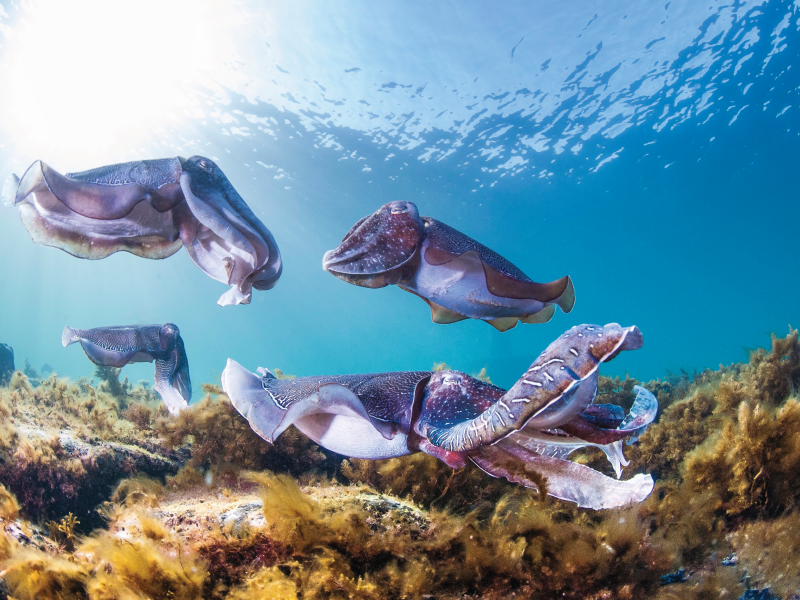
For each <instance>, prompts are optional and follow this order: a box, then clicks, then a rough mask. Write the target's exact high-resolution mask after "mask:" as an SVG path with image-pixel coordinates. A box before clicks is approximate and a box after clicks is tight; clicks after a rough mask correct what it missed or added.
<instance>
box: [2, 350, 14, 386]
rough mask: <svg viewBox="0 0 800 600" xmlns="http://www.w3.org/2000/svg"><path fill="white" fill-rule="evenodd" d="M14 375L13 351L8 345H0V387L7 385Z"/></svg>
mask: <svg viewBox="0 0 800 600" xmlns="http://www.w3.org/2000/svg"><path fill="white" fill-rule="evenodd" d="M13 373H14V349H13V348H12V347H11V346H9V345H8V344H0V385H8V382H9V381H11V375H12V374H13Z"/></svg>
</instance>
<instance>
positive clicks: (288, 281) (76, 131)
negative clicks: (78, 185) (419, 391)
mask: <svg viewBox="0 0 800 600" xmlns="http://www.w3.org/2000/svg"><path fill="white" fill-rule="evenodd" d="M47 4H48V3H46V2H40V3H25V4H22V5H20V4H16V3H4V4H2V5H1V6H2V7H4V8H3V10H2V12H0V23H2V27H1V28H0V75H1V76H2V78H3V79H2V80H3V82H4V83H3V89H2V91H0V168H2V171H3V174H4V175H5V174H7V173H10V172H12V171H13V172H17V173H21V172H22V171H23V170H24V169H25V168H26V167H27V166H28V164H29V163H30V162H32V161H33V160H36V159H42V160H45V161H47V162H48V163H49V164H51V165H52V166H54V167H55V168H57V169H59V170H61V171H62V172H64V171H70V170H81V169H88V168H91V167H95V166H99V165H103V164H109V163H112V162H117V161H125V160H137V159H141V158H157V157H166V156H175V155H181V156H190V155H192V154H203V155H206V156H209V157H210V158H212V159H214V160H215V161H216V162H217V163H218V164H219V165H220V166H221V167H222V169H223V170H224V171H225V173H226V174H227V175H228V177H229V179H230V180H231V182H232V183H233V184H234V186H235V187H236V188H237V189H238V191H239V192H240V193H241V195H242V196H243V197H244V198H245V200H246V201H247V202H248V203H249V205H250V206H251V207H252V209H253V210H254V211H255V212H256V214H257V215H259V217H261V219H262V220H263V221H264V222H265V224H266V225H267V226H268V227H269V228H270V230H271V231H272V232H273V234H274V235H275V237H276V239H277V241H278V244H279V245H280V248H281V251H282V254H283V257H284V265H285V270H284V275H283V277H282V279H281V280H280V281H279V283H278V284H277V286H276V287H275V288H274V289H273V290H271V291H267V292H255V293H254V299H253V303H252V304H251V305H248V306H234V307H226V308H221V307H218V306H217V305H216V299H217V297H218V296H219V295H220V294H221V293H222V292H223V291H224V290H225V288H224V286H223V285H221V284H219V283H217V282H215V281H213V280H211V279H209V278H208V277H206V276H205V275H204V274H203V273H202V272H201V271H200V270H198V269H197V268H196V267H195V266H194V264H193V263H192V262H191V261H190V259H189V257H188V256H187V255H186V253H185V252H184V251H181V252H179V253H178V254H176V255H175V256H173V257H171V258H169V259H167V260H163V261H151V260H143V259H140V258H136V257H133V256H130V255H125V254H121V253H120V254H117V255H114V256H112V257H110V258H107V259H105V260H102V261H84V260H78V259H75V258H73V257H71V256H69V255H67V254H65V253H63V252H61V251H59V250H56V249H53V248H46V247H42V246H38V245H36V244H34V243H33V242H31V240H30V238H29V236H28V234H27V232H26V231H25V229H24V228H23V226H22V224H21V223H20V221H19V217H18V215H17V213H16V211H15V210H13V209H11V208H3V209H2V210H1V211H0V255H2V256H3V257H4V260H3V261H2V263H0V281H1V282H2V284H0V342H5V343H9V344H11V345H12V346H13V347H14V348H15V351H16V355H17V362H18V363H19V364H20V365H22V364H23V363H24V361H25V360H28V361H29V362H30V363H31V364H32V365H33V366H34V367H36V368H39V367H40V366H41V365H42V364H45V363H46V364H48V365H50V366H51V367H52V368H53V369H54V370H56V371H57V372H59V373H62V374H66V375H69V376H71V377H76V378H77V377H81V376H89V375H91V374H92V372H93V366H92V365H91V364H90V363H89V362H88V361H87V360H86V358H85V356H84V355H83V353H82V352H81V351H79V349H77V348H69V349H66V350H65V349H62V348H61V345H60V336H61V330H62V328H63V327H64V325H67V324H68V325H71V326H74V327H81V328H89V327H97V326H103V325H116V324H133V323H141V324H144V323H161V322H165V321H173V322H175V323H177V324H178V325H179V326H180V328H181V332H182V335H183V338H184V340H185V342H186V346H187V352H188V355H189V361H190V365H191V369H192V378H193V380H194V381H195V383H196V384H199V383H201V382H217V381H218V379H219V373H220V371H221V370H222V368H223V367H224V365H225V360H226V359H227V358H228V357H233V358H235V359H236V360H238V361H240V362H242V363H243V364H245V365H247V366H248V367H251V368H255V367H256V366H259V365H263V366H267V367H280V368H282V369H283V370H285V371H286V372H289V373H295V374H302V375H311V374H334V373H355V372H372V371H387V370H414V369H428V368H430V367H431V366H432V365H433V363H434V362H438V361H446V362H447V363H448V364H450V365H452V366H454V367H456V368H459V369H462V370H466V371H477V370H479V369H480V368H482V367H486V368H487V369H488V372H489V374H490V375H491V376H492V378H493V379H494V381H495V382H496V383H498V384H500V385H503V386H508V385H511V384H512V383H513V381H514V380H516V378H517V377H518V376H519V375H520V374H521V373H522V372H523V371H524V370H525V369H526V368H527V366H528V365H529V364H530V363H531V362H532V361H533V359H534V358H535V357H536V356H537V355H538V354H539V352H540V351H541V350H542V349H543V348H544V347H545V346H546V345H547V344H548V343H549V342H550V341H551V340H552V339H554V338H555V337H556V336H557V335H559V334H560V333H561V332H562V331H564V330H565V329H567V328H568V327H570V326H572V325H574V324H577V323H584V322H594V323H606V322H612V321H616V322H620V323H622V324H626V325H627V324H636V325H638V326H639V327H640V328H641V329H642V331H643V332H644V334H645V340H646V342H645V347H644V349H642V350H640V351H638V352H636V353H630V354H629V355H626V356H625V357H624V358H622V359H621V360H619V361H617V362H615V363H613V364H612V365H609V368H608V369H607V370H606V372H607V373H611V374H624V373H626V372H627V373H630V374H632V375H633V376H636V377H638V378H643V379H647V378H651V377H658V376H664V375H667V374H669V373H679V372H681V371H682V370H685V371H688V372H692V371H695V370H700V369H704V368H708V367H717V366H718V365H719V364H720V363H730V362H734V361H739V360H743V359H745V358H746V356H747V351H748V350H749V349H751V348H754V347H758V346H763V345H765V344H767V343H768V341H769V335H770V333H771V332H779V333H784V332H785V331H786V329H787V326H788V325H789V324H794V325H797V324H798V322H800V313H798V306H799V305H798V300H800V282H798V274H799V273H798V257H797V228H798V222H799V220H800V206H798V183H797V168H796V162H797V158H798V156H799V155H800V154H798V150H800V138H798V135H800V113H799V112H798V105H799V104H800V97H798V90H800V73H798V72H797V65H798V64H800V63H798V58H799V56H798V54H799V53H800V34H798V21H799V19H800V3H788V2H778V1H771V2H770V1H768V2H757V1H753V2H735V3H722V2H708V3H699V2H694V1H686V2H666V3H663V4H661V3H659V4H656V3H649V4H647V5H641V6H636V7H635V8H634V7H631V6H629V3H626V2H616V1H615V2H603V3H596V2H577V3H561V2H536V3H523V2H519V3H510V4H507V5H506V6H504V7H503V8H502V9H499V8H496V7H490V5H489V4H485V3H481V2H467V3H450V2H447V3H445V2H442V3H439V4H437V5H435V6H434V7H431V6H429V5H428V3H423V2H412V3H402V4H401V3H397V4H395V5H389V4H388V3H385V4H384V3H379V4H374V3H368V2H341V3H330V5H328V3H292V7H291V8H290V7H289V3H284V4H278V5H272V6H268V7H267V6H265V5H264V3H261V2H255V1H254V2H252V3H245V2H241V3H216V2H207V3H196V4H194V5H189V4H184V5H183V6H182V8H181V7H179V8H180V10H182V11H184V13H185V14H186V19H187V21H186V23H184V22H183V21H182V19H180V18H179V17H180V15H181V13H180V12H178V14H177V17H176V15H171V14H170V15H165V14H163V13H162V12H159V11H158V10H156V8H155V5H153V7H150V8H148V6H149V4H148V3H147V2H144V3H140V4H139V5H138V6H139V8H135V7H133V8H131V9H130V10H132V11H140V12H141V11H145V13H146V11H148V10H152V14H144V16H142V15H141V14H137V15H133V17H131V18H134V19H143V20H144V22H148V21H150V22H152V23H153V27H154V28H155V30H154V31H149V32H148V33H147V35H145V36H144V37H145V38H146V40H147V44H146V45H147V46H148V47H147V48H144V47H140V50H141V51H140V52H138V53H137V52H135V51H134V52H131V49H130V48H129V47H128V45H129V44H128V43H127V42H128V40H127V39H126V38H125V37H124V36H125V35H127V34H124V33H120V32H119V31H117V33H116V34H115V35H116V36H122V38H121V39H118V40H117V39H115V38H114V36H112V37H110V38H106V37H103V36H101V33H102V32H104V31H107V30H109V29H110V30H112V31H113V30H114V27H113V26H114V23H113V22H111V21H107V20H104V19H106V17H105V16H104V15H103V14H97V11H98V10H100V9H99V8H98V6H96V5H97V3H93V2H89V3H86V6H84V5H83V4H82V3H80V2H77V3H74V5H73V6H72V7H71V8H70V10H69V11H68V13H67V14H65V15H62V16H59V20H58V23H57V24H56V25H53V24H50V25H48V27H50V29H47V28H45V29H43V30H42V31H45V32H47V33H48V34H49V35H53V36H58V35H62V34H63V32H64V31H66V32H67V33H69V32H70V31H72V32H73V33H75V30H76V29H78V30H79V31H78V33H77V34H75V35H76V39H80V40H83V41H84V42H85V41H86V40H87V39H88V40H89V42H91V43H96V44H97V45H96V47H94V48H92V47H91V45H90V47H89V50H88V51H87V53H86V54H83V55H78V56H76V57H74V59H71V58H70V52H73V51H74V50H75V49H74V48H72V46H71V45H70V44H66V45H60V44H59V43H57V42H58V40H55V41H53V43H52V44H51V45H49V46H48V45H47V44H44V43H42V44H40V50H41V49H42V48H41V46H44V49H43V50H42V56H33V51H32V50H30V46H29V44H30V40H32V39H33V40H36V39H37V37H36V36H37V32H38V33H41V32H40V31H39V30H37V29H36V28H37V27H43V26H42V25H41V23H42V22H43V21H46V20H47V15H48V14H50V13H49V12H48V11H49V10H50V9H51V8H52V7H48V6H47ZM179 4H181V3H180V2H179V3H176V5H179ZM130 6H133V5H130ZM201 6H202V7H203V8H202V9H201V8H199V7H201ZM53 10H55V9H53ZM164 10H165V11H168V12H169V11H173V12H174V11H175V10H177V9H174V8H172V9H164ZM82 11H89V12H82ZM92 11H93V12H92ZM43 15H44V16H43ZM87 15H90V16H91V15H94V17H96V21H94V22H92V23H90V24H89V25H90V26H91V28H92V29H90V30H89V32H90V33H91V34H92V35H89V33H86V34H85V35H84V34H83V33H81V32H83V31H84V30H83V29H80V28H86V27H87ZM37 19H38V21H37ZM170 19H172V22H170ZM176 19H177V21H176ZM231 19H232V20H231ZM163 20H166V21H167V22H166V23H162V21H163ZM177 24H181V25H182V26H181V27H177V26H176V25H177ZM187 24H188V25H187ZM159 27H163V28H164V29H163V31H164V32H172V33H171V36H172V38H171V39H166V38H167V37H170V36H167V35H163V36H160V35H159V31H160V30H159V29H158V28H159ZM204 27H205V28H206V29H203V28H204ZM20 31H24V32H26V33H25V35H24V36H21V35H17V33H18V32H20ZM98 32H100V33H98ZM95 34H97V35H98V36H100V39H95V38H94V35H95ZM173 38H174V39H173ZM221 38H224V39H221ZM38 39H43V38H38ZM44 39H46V38H44ZM64 39H70V38H68V37H67V38H64ZM138 43H142V42H141V40H140V41H139V42H138ZM26 44H28V45H26ZM215 45H216V46H215ZM195 47H197V48H198V49H199V50H197V52H196V53H195V52H193V51H192V50H193V48H195ZM59 49H60V50H59ZM134 50H135V48H134ZM29 59H30V60H31V61H32V62H31V64H28V63H26V62H25V61H27V60H29ZM34 59H35V60H34ZM70 60H75V61H76V62H70ZM65 61H66V62H65ZM109 65H110V66H111V67H112V68H109ZM50 67H52V68H50ZM70 67H72V68H70ZM184 75H185V76H186V77H185V78H184ZM190 75H191V77H189V76H190ZM43 90H44V91H47V90H49V91H50V92H51V93H49V94H48V93H43ZM26 94H31V95H30V96H27V95H26ZM392 200H410V201H413V202H415V203H416V204H417V205H418V207H419V209H420V213H421V214H423V215H426V216H432V217H435V218H437V219H440V220H442V221H444V222H446V223H448V224H449V225H452V226H453V227H456V228H457V229H459V230H461V231H463V232H464V233H466V234H468V235H470V236H472V237H474V238H476V239H478V240H480V241H481V242H483V243H484V244H486V245H487V246H489V247H491V248H493V249H494V250H496V251H498V252H500V253H501V254H503V255H504V256H506V257H507V258H509V259H510V260H511V261H513V262H514V263H515V264H517V265H518V266H519V267H521V268H522V269H523V270H524V271H525V272H526V273H527V274H529V275H530V276H531V277H532V278H533V279H535V280H537V281H550V280H552V279H555V278H558V277H561V276H562V275H565V274H569V275H571V276H572V278H573V280H574V282H575V287H576V292H577V304H576V307H575V310H574V311H573V312H571V313H570V314H566V315H565V314H562V313H560V312H559V313H558V314H557V315H556V318H555V319H553V321H551V322H550V323H548V324H546V325H520V326H518V327H517V328H516V329H514V330H512V331H509V332H506V333H503V334H501V333H499V332H497V331H495V330H494V329H493V328H492V327H490V326H488V325H486V324H484V323H480V322H462V323H457V324H452V325H446V326H445V325H435V324H433V323H431V321H430V315H429V311H428V308H427V307H426V306H425V304H424V303H423V302H422V301H420V300H419V299H418V298H415V297H414V296H412V295H411V294H407V293H405V292H403V291H401V290H399V289H397V288H394V287H389V288H384V289H380V290H369V289H364V288H359V287H356V286H351V285H347V284H345V283H343V282H341V281H339V280H337V279H336V278H334V277H332V276H331V275H329V274H327V273H325V272H324V271H323V270H322V268H321V258H322V254H323V252H324V251H325V250H327V249H330V248H333V247H335V246H336V245H337V244H338V242H339V240H340V239H341V237H342V236H343V235H344V233H345V232H346V231H347V230H348V229H349V227H350V226H351V225H352V224H353V223H354V222H355V221H356V220H357V219H359V218H360V217H362V216H364V215H366V214H368V213H370V212H372V211H373V210H375V209H376V208H377V207H378V206H379V205H381V204H383V203H385V202H389V201H392ZM126 373H127V374H128V375H129V376H130V377H131V378H132V379H134V380H135V379H149V378H150V377H151V376H152V366H151V365H137V366H132V367H127V368H126ZM199 396H200V394H199V392H198V391H197V386H196V391H195V398H199Z"/></svg>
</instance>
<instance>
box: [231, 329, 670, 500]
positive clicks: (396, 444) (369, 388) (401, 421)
mask: <svg viewBox="0 0 800 600" xmlns="http://www.w3.org/2000/svg"><path fill="white" fill-rule="evenodd" d="M641 345H642V334H641V332H640V331H639V329H638V328H636V327H621V326H620V325H617V324H616V323H612V324H609V325H605V326H598V325H579V326H576V327H573V328H572V329H570V330H569V331H567V332H566V333H564V334H563V335H562V336H561V337H559V338H558V339H557V340H556V341H554V342H553V343H552V344H550V346H548V348H547V349H546V350H545V351H544V352H543V353H542V354H541V355H540V356H539V358H538V359H536V361H535V362H534V363H533V365H531V367H530V368H529V369H528V370H527V371H526V372H525V374H524V375H523V376H522V377H521V378H520V379H519V380H518V381H517V382H516V383H515V384H514V386H513V387H512V388H511V389H509V390H504V389H502V388H499V387H497V386H494V385H491V384H489V383H485V382H483V381H480V380H478V379H475V378H473V377H470V376H469V375H467V374H465V373H460V372H458V371H450V370H445V371H436V372H431V371H410V372H393V373H377V374H372V375H334V376H327V377H301V378H298V379H293V380H284V379H277V378H276V377H275V376H274V375H273V374H272V373H270V372H269V371H267V370H261V371H260V373H261V375H260V376H259V375H256V374H254V373H251V372H250V371H248V370H247V369H245V368H244V367H243V366H242V365H240V364H239V363H237V362H235V361H234V360H231V359H228V364H227V366H226V367H225V371H224V372H223V374H222V387H223V389H224V390H225V392H226V393H227V395H228V397H229V398H230V400H231V402H232V403H233V405H234V406H235V407H236V409H237V410H238V411H239V412H240V413H241V414H242V416H244V417H245V418H246V419H247V420H248V422H249V424H250V427H252V429H253V430H254V431H255V432H256V433H257V434H258V435H260V436H261V437H262V438H264V439H265V440H267V441H269V442H274V440H275V439H276V438H277V437H278V436H279V435H280V434H281V433H282V432H283V431H285V430H286V428H287V427H289V426H290V425H294V426H295V427H297V428H298V429H299V430H300V431H302V432H303V433H304V434H305V435H307V436H308V437H310V438H311V439H312V440H314V441H315V442H317V443H318V444H320V445H321V446H323V447H325V448H327V449H329V450H331V451H333V452H337V453H339V454H343V455H345V456H350V457H354V458H372V459H380V458H391V457H396V456H403V455H406V454H411V453H414V452H420V451H421V452H426V453H428V454H431V455H433V456H435V457H437V458H439V459H440V460H442V461H443V462H445V463H446V464H448V465H449V466H451V467H453V468H460V467H463V466H465V465H466V463H467V462H468V461H471V462H473V463H475V464H476V465H477V466H478V467H480V468H481V469H483V470H484V471H485V472H486V473H488V474H489V475H492V476H494V477H504V478H506V479H508V480H509V481H512V482H515V483H519V484H522V485H524V486H526V487H531V488H536V487H537V477H536V476H535V475H531V472H530V471H534V472H536V473H538V474H539V475H540V476H543V477H545V478H546V480H547V486H546V487H547V492H548V493H549V494H551V495H553V496H555V497H557V498H561V499H563V500H568V501H571V502H575V503H577V504H578V505H579V506H582V507H589V508H595V509H601V508H613V507H615V506H621V505H624V504H628V503H631V502H638V501H641V500H643V499H644V498H645V497H647V495H648V494H649V493H650V492H651V491H652V489H653V479H652V477H651V476H650V475H646V474H637V475H634V476H633V477H632V478H630V479H628V480H619V479H614V478H611V477H608V476H606V475H603V474H602V473H600V472H599V471H596V470H594V469H592V468H590V467H588V466H585V465H582V464H578V463H575V462H572V461H570V460H568V459H567V457H568V456H569V455H570V454H571V453H572V452H573V451H575V450H577V449H578V448H583V447H586V446H596V447H598V448H600V449H602V450H603V452H605V454H606V456H607V458H608V460H609V461H610V463H611V465H612V466H613V468H614V471H615V472H616V474H617V477H619V476H620V474H621V470H622V467H623V466H624V465H627V464H628V463H627V462H626V460H625V457H624V455H623V453H622V441H623V440H625V439H627V440H629V441H631V440H634V439H636V438H637V437H638V436H639V435H640V434H641V433H642V432H643V431H644V430H645V428H646V427H647V426H648V425H649V424H650V423H651V422H652V421H653V419H654V418H655V416H656V412H657V410H658V404H657V402H656V399H655V397H654V396H653V394H651V393H650V392H648V391H647V390H646V389H644V388H642V387H638V386H637V389H636V392H637V395H636V399H635V400H634V402H633V405H632V407H631V409H630V411H629V412H628V414H627V415H625V414H624V411H623V410H622V408H621V407H619V406H616V405H609V404H596V403H595V398H596V395H597V385H598V384H597V381H598V370H599V368H600V365H601V364H602V363H604V362H606V361H608V360H611V359H613V358H614V357H615V356H616V355H617V354H619V353H620V352H621V351H623V350H633V349H637V348H639V347H641ZM529 469H530V471H529ZM540 481H541V480H540Z"/></svg>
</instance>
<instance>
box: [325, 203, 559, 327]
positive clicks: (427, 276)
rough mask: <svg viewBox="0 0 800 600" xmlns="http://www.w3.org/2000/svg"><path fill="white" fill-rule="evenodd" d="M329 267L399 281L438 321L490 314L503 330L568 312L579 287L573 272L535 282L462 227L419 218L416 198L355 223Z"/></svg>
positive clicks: (346, 276)
mask: <svg viewBox="0 0 800 600" xmlns="http://www.w3.org/2000/svg"><path fill="white" fill-rule="evenodd" d="M322 266H323V268H324V269H326V270H327V271H329V272H330V273H332V274H333V275H335V276H336V277H338V278H339V279H342V280H343V281H346V282H348V283H353V284H355V285H360V286H363V287H369V288H379V287H384V286H387V285H391V284H396V285H398V286H399V287H401V288H402V289H404V290H407V291H409V292H412V293H414V294H416V295H417V296H420V297H421V298H422V299H423V300H425V301H426V302H427V303H428V304H429V305H430V307H431V311H432V313H433V317H432V318H433V321H434V322H435V323H454V322H456V321H461V320H463V319H481V320H483V321H488V322H489V323H491V324H492V325H494V326H495V327H496V328H497V329H499V330H500V331H506V330H508V329H511V328H512V327H514V326H515V325H516V324H517V322H518V321H522V322H523V323H544V322H546V321H549V320H550V319H551V318H553V314H554V313H555V305H556V304H557V305H559V306H560V307H561V309H562V310H563V311H564V312H569V311H570V310H572V307H573V306H574V304H575V290H574V288H573V286H572V280H571V279H570V278H569V277H562V278H561V279H557V280H556V281H551V282H550V283H536V282H535V281H532V280H531V279H530V278H529V277H528V276H527V275H525V273H523V272H522V271H521V270H520V269H519V268H518V267H516V266H515V265H513V264H512V263H511V262H509V261H508V260H506V259H505V258H503V257H502V256H500V255H499V254H497V253H496V252H494V251H493V250H490V249H489V248H487V247H486V246H484V245H483V244H480V243H479V242H477V241H475V240H473V239H472V238H470V237H468V236H466V235H464V234H463V233H461V232H460V231H457V230H455V229H453V228H452V227H450V226H448V225H445V224H444V223H442V222H440V221H437V220H436V219H432V218H430V217H420V216H419V211H418V210H417V207H416V205H415V204H414V203H413V202H390V203H389V204H385V205H384V206H382V207H380V208H379V209H378V210H377V211H376V212H374V213H373V214H371V215H368V216H366V217H364V218H363V219H361V220H360V221H358V222H357V223H356V224H355V225H353V227H352V229H350V231H349V232H348V233H347V235H345V236H344V239H343V240H342V242H341V244H339V247H338V248H335V249H333V250H329V251H328V252H326V253H325V256H324V257H323V259H322Z"/></svg>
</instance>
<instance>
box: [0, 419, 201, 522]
mask: <svg viewBox="0 0 800 600" xmlns="http://www.w3.org/2000/svg"><path fill="white" fill-rule="evenodd" d="M17 434H18V435H19V437H20V439H21V440H23V442H21V443H20V444H19V446H18V447H17V449H16V451H14V452H12V453H9V454H6V455H5V456H2V457H0V483H2V484H4V485H5V486H6V487H7V488H8V489H9V490H10V491H11V492H12V493H13V494H14V495H15V496H16V497H17V499H18V500H19V501H20V504H21V505H22V507H23V511H24V513H25V515H26V516H28V517H29V518H31V519H33V520H38V521H45V520H58V519H60V518H61V517H63V516H65V515H67V514H68V513H73V514H74V515H76V516H77V517H78V519H79V520H80V529H81V530H82V531H87V530H89V529H91V528H93V527H98V526H100V525H101V524H102V519H101V518H100V515H99V514H98V513H97V510H96V509H97V508H98V507H99V506H100V505H101V504H102V503H103V502H105V501H106V500H108V499H109V497H110V496H111V494H112V492H113V490H114V488H115V487H116V485H117V484H118V483H119V482H120V480H122V479H125V478H128V477H135V476H136V475H147V476H150V477H155V478H163V477H164V476H166V475H174V474H175V473H177V472H178V470H179V469H180V468H181V466H183V465H184V464H185V462H186V460H187V459H188V456H187V455H186V454H182V453H178V452H173V451H170V450H167V449H165V448H162V447H160V446H157V445H155V444H147V445H145V444H144V443H133V442H131V443H122V442H116V441H115V442H112V441H107V440H102V439H98V438H87V439H83V438H80V437H79V436H77V435H76V434H74V433H73V432H71V431H61V432H58V433H57V434H54V433H53V432H52V431H47V430H44V429H40V428H38V427H36V426H33V425H19V426H18V427H17Z"/></svg>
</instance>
